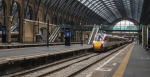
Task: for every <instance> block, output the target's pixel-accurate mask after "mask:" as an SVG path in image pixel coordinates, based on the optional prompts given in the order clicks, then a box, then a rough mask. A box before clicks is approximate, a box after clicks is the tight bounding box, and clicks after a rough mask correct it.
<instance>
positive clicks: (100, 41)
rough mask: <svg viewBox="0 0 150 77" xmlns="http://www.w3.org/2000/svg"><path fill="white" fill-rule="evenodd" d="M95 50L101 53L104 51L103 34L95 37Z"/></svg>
mask: <svg viewBox="0 0 150 77" xmlns="http://www.w3.org/2000/svg"><path fill="white" fill-rule="evenodd" d="M93 49H94V51H101V50H103V49H104V47H103V36H102V35H101V34H97V35H95V37H94V39H93Z"/></svg>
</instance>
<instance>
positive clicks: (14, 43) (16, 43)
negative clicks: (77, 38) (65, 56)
mask: <svg viewBox="0 0 150 77" xmlns="http://www.w3.org/2000/svg"><path fill="white" fill-rule="evenodd" d="M71 43H80V42H71ZM39 44H47V43H18V42H13V43H0V46H7V45H39ZM49 44H65V42H54V43H49Z"/></svg>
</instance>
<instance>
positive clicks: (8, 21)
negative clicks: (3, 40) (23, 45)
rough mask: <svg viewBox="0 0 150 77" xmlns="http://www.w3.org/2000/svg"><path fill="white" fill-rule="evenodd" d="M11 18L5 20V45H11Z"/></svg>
mask: <svg viewBox="0 0 150 77" xmlns="http://www.w3.org/2000/svg"><path fill="white" fill-rule="evenodd" d="M12 18H13V17H12V16H9V17H7V19H6V20H5V21H6V22H7V24H5V25H6V26H7V36H6V37H7V43H11V21H12Z"/></svg>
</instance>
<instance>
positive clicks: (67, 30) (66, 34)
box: [65, 28, 71, 37]
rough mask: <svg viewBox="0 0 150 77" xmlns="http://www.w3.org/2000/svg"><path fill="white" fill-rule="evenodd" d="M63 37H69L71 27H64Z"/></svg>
mask: <svg viewBox="0 0 150 77" xmlns="http://www.w3.org/2000/svg"><path fill="white" fill-rule="evenodd" d="M65 37H71V29H69V28H66V29H65Z"/></svg>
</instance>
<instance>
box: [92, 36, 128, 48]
mask: <svg viewBox="0 0 150 77" xmlns="http://www.w3.org/2000/svg"><path fill="white" fill-rule="evenodd" d="M126 42H127V39H126V38H123V37H119V36H113V35H109V34H104V33H98V34H97V35H95V37H94V39H93V49H94V51H106V50H107V49H110V48H115V47H117V46H121V45H123V44H125V43H126Z"/></svg>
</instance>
